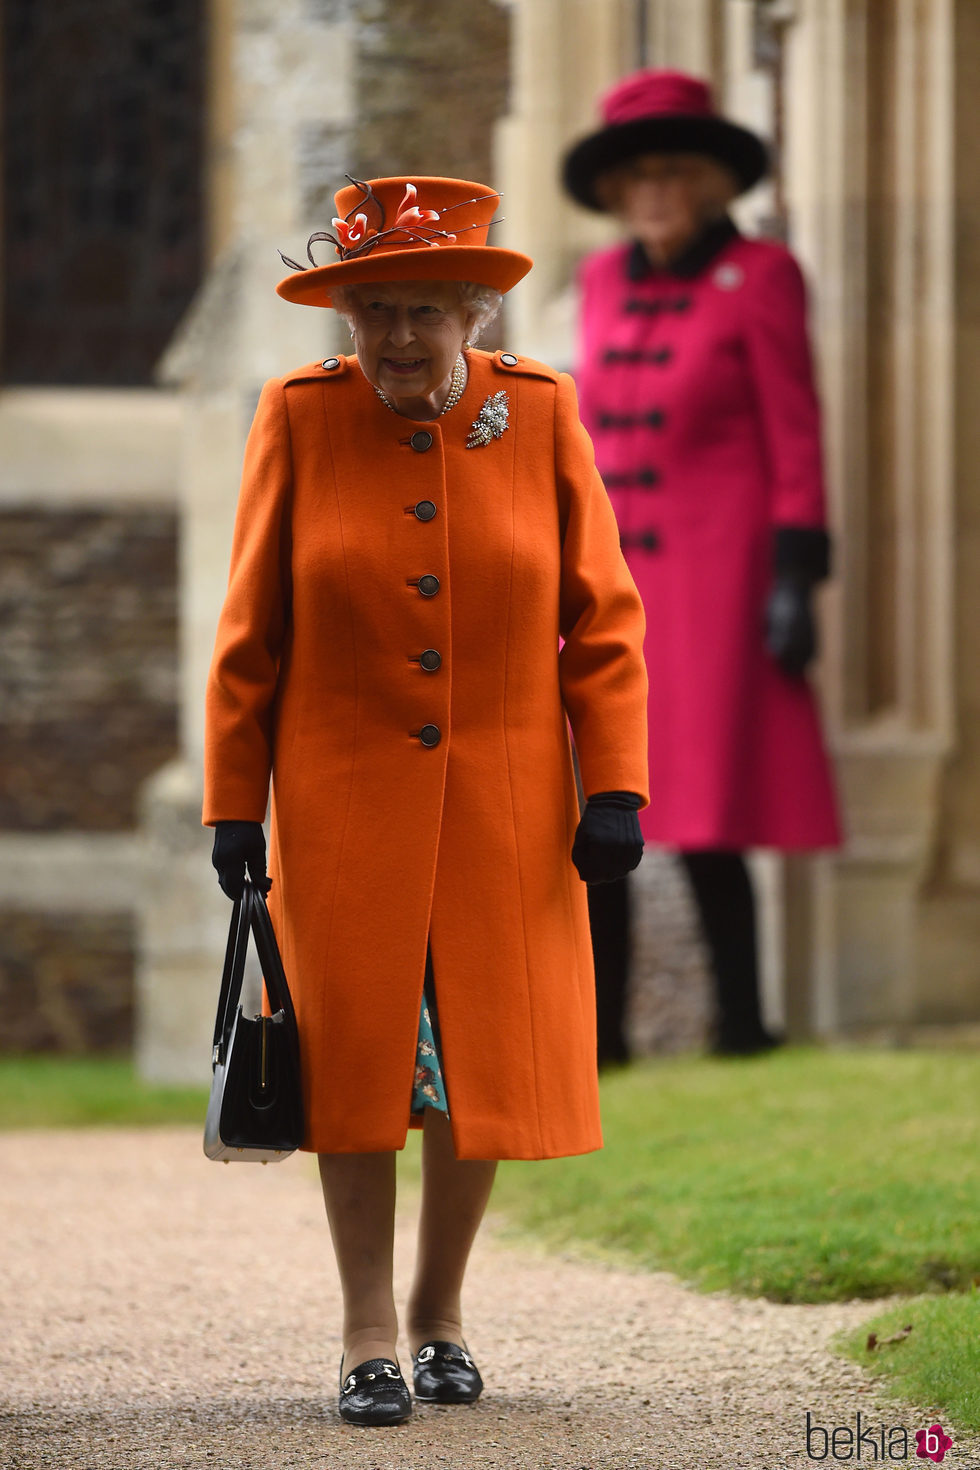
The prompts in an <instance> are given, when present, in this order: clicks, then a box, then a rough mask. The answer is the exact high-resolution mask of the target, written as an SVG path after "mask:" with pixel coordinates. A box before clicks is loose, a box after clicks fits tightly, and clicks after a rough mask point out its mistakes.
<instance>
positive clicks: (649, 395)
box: [576, 221, 840, 849]
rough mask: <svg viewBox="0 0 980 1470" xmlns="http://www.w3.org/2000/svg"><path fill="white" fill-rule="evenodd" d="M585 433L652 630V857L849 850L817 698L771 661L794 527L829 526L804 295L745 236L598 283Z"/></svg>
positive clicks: (587, 339) (624, 253)
mask: <svg viewBox="0 0 980 1470" xmlns="http://www.w3.org/2000/svg"><path fill="white" fill-rule="evenodd" d="M581 291H582V322H581V325H582V333H581V351H580V365H579V368H578V371H577V374H576V377H577V381H578V387H579V395H580V401H581V412H582V418H583V421H584V422H585V424H586V427H587V428H588V429H589V431H590V433H591V435H592V438H593V441H594V443H595V448H596V461H597V464H598V466H599V470H600V472H601V473H602V476H603V479H604V480H605V483H606V487H607V489H608V491H609V494H610V498H611V500H612V502H613V506H614V508H615V511H616V515H617V518H618V521H619V526H620V533H621V536H622V542H623V548H624V551H625V553H626V558H627V561H628V563H629V566H630V570H631V571H632V573H633V577H634V579H635V581H636V584H637V586H638V588H639V590H640V594H641V596H642V598H643V602H644V605H645V608H646V615H647V634H646V644H645V650H646V659H647V670H648V673H649V678H650V702H649V722H648V724H649V750H650V786H651V800H650V805H649V807H648V808H647V809H646V810H645V811H644V812H641V814H640V820H641V822H642V824H643V830H644V835H645V836H646V838H647V840H648V841H650V842H655V843H662V844H664V845H667V846H672V847H678V848H682V849H696V848H719V847H720V848H734V849H742V848H746V847H774V848H782V849H807V848H821V847H833V846H836V845H837V844H838V842H839V840H840V835H839V826H838V819H837V808H836V801H835V797H834V789H833V782H832V778H831V774H830V769H829V763H828V760H827V755H826V752H825V750H824V745H823V740H822V737H821V732H820V724H819V718H818V714H817V710H816V706H815V703H814V698H813V694H812V691H811V689H810V687H809V685H808V684H807V682H806V680H805V679H799V678H791V677H789V676H787V675H785V674H783V673H782V672H781V671H780V669H779V667H778V666H777V664H776V663H775V661H774V660H773V659H772V658H771V656H770V655H769V653H768V652H767V650H766V646H765V639H764V620H765V606H766V598H767V594H768V592H769V589H770V587H771V585H772V558H773V539H774V532H775V530H776V528H778V527H809V528H814V527H817V528H819V527H822V526H823V525H824V492H823V478H822V470H821V455H820V418H819V406H818V403H817V398H816V393H815V391H814V384H813V373H812V367H811V361H810V352H809V345H808V339H807V329H806V302H805V290H804V285H803V279H802V276H801V273H800V269H799V266H798V265H797V263H796V261H795V260H794V259H793V257H792V256H791V255H790V254H789V253H788V252H787V251H786V250H785V249H783V248H782V247H781V246H779V245H775V244H772V243H770V242H766V241H761V240H745V239H742V238H741V237H740V236H739V235H738V234H737V233H736V232H735V230H734V227H732V226H731V225H730V224H728V222H727V221H726V222H725V223H724V225H719V226H717V227H715V228H714V229H713V231H712V232H711V235H710V236H709V237H706V238H705V239H704V240H702V241H701V242H699V244H698V245H697V246H695V247H694V249H693V250H692V251H690V252H688V255H687V257H686V258H685V260H684V261H683V262H682V263H681V266H680V268H679V269H678V268H675V269H674V270H673V271H671V272H667V271H653V270H650V269H649V267H648V266H647V265H646V261H645V257H643V255H642V252H641V251H640V250H639V248H638V247H632V246H630V245H620V246H617V247H615V248H613V249H611V250H605V251H602V252H600V253H599V254H596V255H593V256H592V257H591V258H589V259H588V260H586V261H585V263H584V265H583V267H582V271H581Z"/></svg>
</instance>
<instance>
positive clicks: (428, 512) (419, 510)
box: [415, 500, 436, 521]
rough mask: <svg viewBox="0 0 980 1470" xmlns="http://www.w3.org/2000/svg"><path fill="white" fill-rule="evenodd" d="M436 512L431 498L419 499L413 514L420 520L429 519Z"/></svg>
mask: <svg viewBox="0 0 980 1470" xmlns="http://www.w3.org/2000/svg"><path fill="white" fill-rule="evenodd" d="M435 513H436V508H435V506H434V505H433V504H432V501H431V500H420V501H419V503H418V505H417V506H416V507H415V515H416V517H417V519H418V520H420V521H431V519H432V517H433V516H434V515H435Z"/></svg>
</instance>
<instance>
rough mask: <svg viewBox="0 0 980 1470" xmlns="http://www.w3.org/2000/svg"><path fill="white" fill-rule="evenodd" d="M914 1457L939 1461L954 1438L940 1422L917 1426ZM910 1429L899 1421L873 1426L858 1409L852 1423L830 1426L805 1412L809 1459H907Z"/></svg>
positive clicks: (950, 1446) (936, 1462)
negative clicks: (928, 1425) (921, 1427)
mask: <svg viewBox="0 0 980 1470" xmlns="http://www.w3.org/2000/svg"><path fill="white" fill-rule="evenodd" d="M913 1438H914V1440H915V1444H916V1451H915V1453H916V1457H917V1458H918V1459H920V1460H932V1461H934V1463H935V1464H937V1465H938V1464H939V1463H940V1461H941V1460H943V1459H945V1457H946V1454H947V1452H948V1451H949V1450H951V1449H952V1448H953V1441H952V1439H951V1438H950V1436H949V1435H948V1434H946V1433H945V1432H944V1430H943V1426H942V1425H941V1424H932V1425H930V1427H929V1428H928V1429H917V1430H916V1432H915V1435H914V1436H913ZM910 1448H911V1445H910V1437H909V1431H908V1430H907V1429H906V1428H905V1427H904V1426H903V1425H900V1424H895V1425H892V1426H891V1427H888V1426H886V1425H884V1424H879V1425H878V1426H877V1427H876V1428H874V1427H872V1426H871V1425H870V1424H865V1423H864V1421H863V1416H862V1414H861V1412H860V1410H859V1411H858V1413H857V1414H856V1415H855V1419H854V1424H853V1426H852V1425H850V1424H836V1425H834V1426H832V1427H830V1426H827V1425H823V1424H817V1423H816V1422H815V1420H814V1418H813V1415H812V1414H811V1413H810V1410H809V1409H807V1411H806V1453H807V1459H808V1460H837V1461H842V1460H864V1461H865V1463H867V1462H868V1461H870V1462H871V1463H872V1464H873V1463H875V1462H878V1463H880V1462H881V1461H883V1460H885V1461H887V1460H891V1461H901V1460H907V1459H908V1457H909V1451H910Z"/></svg>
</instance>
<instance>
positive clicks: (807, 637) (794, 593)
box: [766, 577, 817, 676]
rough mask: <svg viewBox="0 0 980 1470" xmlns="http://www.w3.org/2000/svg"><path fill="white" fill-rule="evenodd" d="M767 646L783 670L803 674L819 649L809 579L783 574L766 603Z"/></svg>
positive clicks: (788, 672) (785, 672) (786, 672)
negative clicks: (803, 579)
mask: <svg viewBox="0 0 980 1470" xmlns="http://www.w3.org/2000/svg"><path fill="white" fill-rule="evenodd" d="M766 647H767V648H768V650H769V652H770V653H771V654H772V656H773V658H774V659H775V660H776V662H777V663H778V665H779V667H780V668H781V669H782V671H783V673H784V674H793V675H796V676H798V675H800V674H802V673H803V671H804V670H805V668H806V666H807V664H808V663H810V662H811V661H812V659H813V658H814V657H815V655H816V652H817V625H816V622H815V620H814V617H813V603H812V601H811V598H810V585H809V583H808V582H802V581H798V580H797V579H795V578H793V577H780V578H779V579H778V580H777V582H776V584H775V586H774V587H773V589H772V591H771V592H770V594H769V601H768V603H767V604H766Z"/></svg>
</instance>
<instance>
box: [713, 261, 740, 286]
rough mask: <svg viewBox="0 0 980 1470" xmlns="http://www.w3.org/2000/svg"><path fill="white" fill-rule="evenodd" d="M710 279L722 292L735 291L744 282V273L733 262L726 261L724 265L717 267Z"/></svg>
mask: <svg viewBox="0 0 980 1470" xmlns="http://www.w3.org/2000/svg"><path fill="white" fill-rule="evenodd" d="M711 279H712V280H713V281H714V283H715V285H716V286H720V287H721V289H722V290H723V291H737V290H738V288H739V286H741V284H742V282H743V281H744V280H745V272H744V271H743V269H742V267H741V266H740V265H736V264H735V262H734V260H726V261H725V263H724V265H720V266H719V267H718V269H717V270H716V271H715V273H714V275H713V276H712V277H711Z"/></svg>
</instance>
